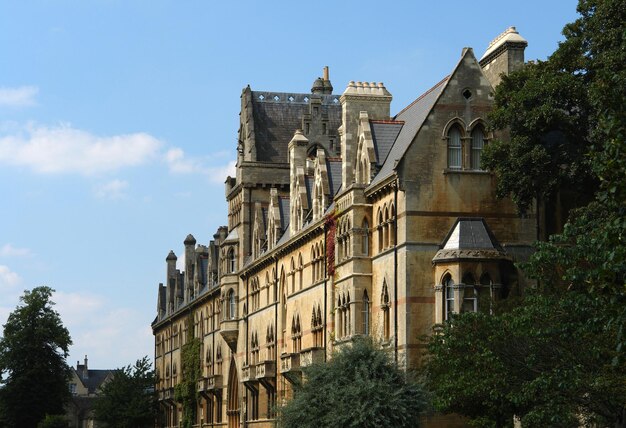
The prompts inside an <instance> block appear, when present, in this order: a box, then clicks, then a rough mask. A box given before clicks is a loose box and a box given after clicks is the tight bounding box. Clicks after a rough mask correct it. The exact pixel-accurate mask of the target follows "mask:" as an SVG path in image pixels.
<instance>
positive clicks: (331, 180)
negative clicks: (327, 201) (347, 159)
mask: <svg viewBox="0 0 626 428" xmlns="http://www.w3.org/2000/svg"><path fill="white" fill-rule="evenodd" d="M326 170H327V171H328V187H329V188H330V196H331V197H334V196H335V195H336V194H337V192H338V191H339V188H340V187H341V159H332V160H330V159H327V160H326Z"/></svg>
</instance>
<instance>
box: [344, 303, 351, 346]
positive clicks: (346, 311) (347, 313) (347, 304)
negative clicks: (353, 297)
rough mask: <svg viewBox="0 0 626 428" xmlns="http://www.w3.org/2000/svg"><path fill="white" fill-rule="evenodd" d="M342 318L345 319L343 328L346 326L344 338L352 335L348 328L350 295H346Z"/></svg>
mask: <svg viewBox="0 0 626 428" xmlns="http://www.w3.org/2000/svg"><path fill="white" fill-rule="evenodd" d="M344 316H345V317H346V320H345V326H346V332H345V334H346V336H349V335H350V334H352V329H351V328H350V327H351V325H350V293H348V296H347V297H346V303H345V310H344Z"/></svg>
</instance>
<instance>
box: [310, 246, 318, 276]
mask: <svg viewBox="0 0 626 428" xmlns="http://www.w3.org/2000/svg"><path fill="white" fill-rule="evenodd" d="M311 281H312V282H314V283H315V282H316V281H317V244H315V245H313V246H312V247H311Z"/></svg>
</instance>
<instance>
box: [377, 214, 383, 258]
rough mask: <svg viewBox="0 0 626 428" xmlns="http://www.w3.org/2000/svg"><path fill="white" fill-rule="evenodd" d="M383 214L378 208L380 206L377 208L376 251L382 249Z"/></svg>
mask: <svg viewBox="0 0 626 428" xmlns="http://www.w3.org/2000/svg"><path fill="white" fill-rule="evenodd" d="M383 228H384V226H383V214H382V212H381V210H380V208H379V209H378V251H379V252H380V251H382V250H383Z"/></svg>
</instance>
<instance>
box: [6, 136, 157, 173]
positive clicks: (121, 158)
mask: <svg viewBox="0 0 626 428" xmlns="http://www.w3.org/2000/svg"><path fill="white" fill-rule="evenodd" d="M161 146H162V143H161V141H159V140H157V139H156V138H154V137H152V136H151V135H149V134H146V133H134V134H124V135H114V136H107V137H102V136H98V135H94V134H91V133H89V132H87V131H83V130H80V129H76V128H73V127H72V126H71V125H69V124H62V125H59V126H56V127H47V126H39V125H34V124H29V125H27V126H26V127H24V129H23V130H22V132H20V133H18V134H15V135H6V136H3V137H0V163H4V164H8V165H15V166H25V167H28V168H30V169H32V170H33V171H35V172H38V173H78V174H84V175H91V174H97V173H102V172H109V171H115V170H118V169H120V168H123V167H130V166H137V165H141V164H143V163H145V162H147V161H149V160H151V159H152V158H154V157H156V156H157V155H158V152H159V149H160V147H161Z"/></svg>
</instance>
